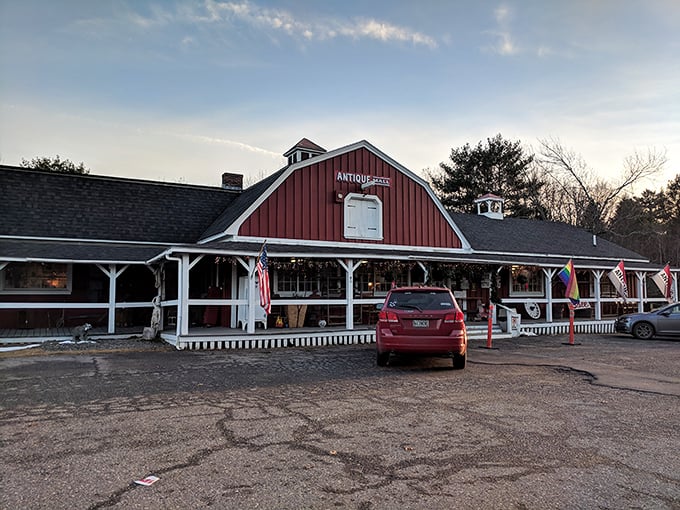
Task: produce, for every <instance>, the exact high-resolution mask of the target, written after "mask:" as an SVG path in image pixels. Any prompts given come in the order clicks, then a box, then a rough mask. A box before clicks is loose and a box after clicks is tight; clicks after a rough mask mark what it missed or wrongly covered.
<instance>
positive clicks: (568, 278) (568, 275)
mask: <svg viewBox="0 0 680 510" xmlns="http://www.w3.org/2000/svg"><path fill="white" fill-rule="evenodd" d="M557 276H559V277H560V280H562V283H564V284H565V285H566V286H567V291H566V292H565V295H566V296H567V297H568V298H569V300H570V301H571V304H572V305H577V304H578V303H579V301H581V297H580V296H579V293H578V282H577V281H576V271H574V264H573V262H572V261H571V259H569V262H567V265H566V266H564V267H563V268H562V270H561V271H560V272H559V273H557Z"/></svg>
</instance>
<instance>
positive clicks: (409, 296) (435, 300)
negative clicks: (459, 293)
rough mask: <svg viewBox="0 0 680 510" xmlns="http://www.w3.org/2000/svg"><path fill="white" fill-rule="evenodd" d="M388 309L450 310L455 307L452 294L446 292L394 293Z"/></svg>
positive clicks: (391, 295)
mask: <svg viewBox="0 0 680 510" xmlns="http://www.w3.org/2000/svg"><path fill="white" fill-rule="evenodd" d="M387 308H398V309H416V310H450V309H452V308H454V305H453V300H452V299H451V294H449V293H448V292H445V291H405V292H392V294H390V297H389V299H388V300H387Z"/></svg>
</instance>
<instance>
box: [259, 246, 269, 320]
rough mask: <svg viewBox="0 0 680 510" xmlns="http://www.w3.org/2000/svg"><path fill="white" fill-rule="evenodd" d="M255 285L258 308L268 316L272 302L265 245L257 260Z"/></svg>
mask: <svg viewBox="0 0 680 510" xmlns="http://www.w3.org/2000/svg"><path fill="white" fill-rule="evenodd" d="M257 284H258V286H259V287H260V306H261V307H262V308H264V311H265V312H266V313H267V315H269V314H270V313H271V311H272V300H271V294H270V292H269V266H268V265H267V243H266V242H265V243H264V244H263V245H262V250H260V256H259V257H258V258H257Z"/></svg>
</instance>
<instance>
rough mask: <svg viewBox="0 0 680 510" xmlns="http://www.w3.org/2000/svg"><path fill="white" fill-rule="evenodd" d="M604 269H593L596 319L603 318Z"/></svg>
mask: <svg viewBox="0 0 680 510" xmlns="http://www.w3.org/2000/svg"><path fill="white" fill-rule="evenodd" d="M603 275H604V271H602V270H599V269H598V270H593V276H594V277H595V320H596V321H599V320H602V289H601V284H602V276H603Z"/></svg>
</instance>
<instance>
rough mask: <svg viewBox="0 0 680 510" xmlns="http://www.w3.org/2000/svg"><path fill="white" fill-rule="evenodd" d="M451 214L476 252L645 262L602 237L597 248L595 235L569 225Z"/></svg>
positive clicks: (632, 252)
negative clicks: (594, 242)
mask: <svg viewBox="0 0 680 510" xmlns="http://www.w3.org/2000/svg"><path fill="white" fill-rule="evenodd" d="M449 214H450V216H451V218H452V219H453V221H454V222H455V223H456V225H458V227H459V228H460V229H461V230H462V231H463V234H464V235H465V237H466V239H467V240H468V241H469V242H470V245H471V246H472V249H473V250H474V251H475V252H495V253H513V254H525V255H529V254H535V255H538V254H541V255H547V256H558V257H559V256H562V257H572V258H577V257H579V258H602V259H611V260H619V259H624V260H631V261H632V260H635V261H640V262H646V259H645V258H644V257H643V256H642V255H640V254H638V253H635V252H634V251H631V250H629V249H627V248H624V247H622V246H619V245H618V244H614V243H612V242H610V241H607V240H606V239H603V238H601V237H597V238H596V244H593V234H591V233H590V232H588V231H587V230H584V229H582V228H578V227H574V226H572V225H567V224H566V223H559V222H552V221H541V220H530V219H524V218H507V217H506V218H504V219H503V220H497V219H492V218H487V217H486V216H482V215H478V214H466V213H454V212H450V213H449Z"/></svg>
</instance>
